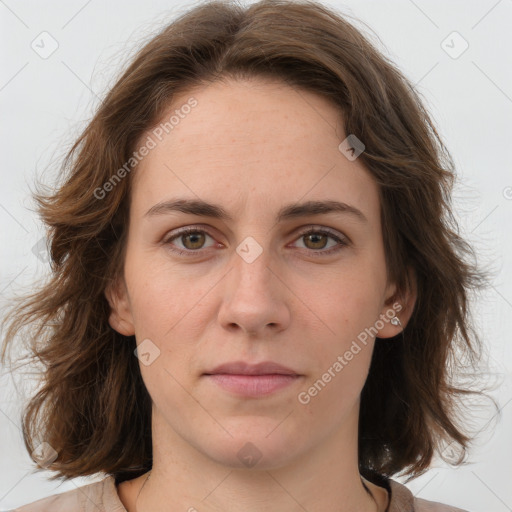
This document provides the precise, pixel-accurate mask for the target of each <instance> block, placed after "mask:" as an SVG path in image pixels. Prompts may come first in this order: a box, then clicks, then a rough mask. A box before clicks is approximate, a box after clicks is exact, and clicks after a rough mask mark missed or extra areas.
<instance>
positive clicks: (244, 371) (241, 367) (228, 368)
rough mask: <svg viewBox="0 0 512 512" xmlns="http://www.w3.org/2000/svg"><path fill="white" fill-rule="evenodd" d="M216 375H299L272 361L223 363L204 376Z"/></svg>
mask: <svg viewBox="0 0 512 512" xmlns="http://www.w3.org/2000/svg"><path fill="white" fill-rule="evenodd" d="M216 373H217V374H218V373H230V374H233V375H273V374H280V375H299V374H298V373H297V372H296V371H295V370H292V369H291V368H287V367H286V366H283V365H280V364H278V363H274V362H272V361H263V362H261V363H258V364H250V363H246V362H245V361H233V362H231V363H224V364H221V365H219V366H217V367H215V368H214V369H213V370H210V371H208V372H206V373H205V374H206V375H212V374H216Z"/></svg>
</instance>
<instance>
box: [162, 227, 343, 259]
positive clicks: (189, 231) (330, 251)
mask: <svg viewBox="0 0 512 512" xmlns="http://www.w3.org/2000/svg"><path fill="white" fill-rule="evenodd" d="M197 233H205V234H206V235H208V236H209V237H211V238H213V236H212V235H210V233H208V231H206V230H205V229H202V228H198V227H186V228H183V229H182V230H180V231H178V232H177V233H174V234H173V235H172V236H170V237H168V238H166V239H165V240H164V241H163V244H164V245H168V246H169V250H171V251H172V252H174V253H176V254H178V255H180V256H188V257H192V256H196V255H197V254H199V251H201V249H197V250H195V251H194V250H192V249H187V250H183V249H177V248H172V247H171V241H172V240H175V239H176V238H179V237H180V236H184V235H190V234H197ZM311 234H315V235H316V234H321V235H327V236H329V237H330V238H332V239H333V240H335V241H336V242H338V245H337V246H334V247H331V248H330V249H327V250H318V251H315V250H314V249H310V252H311V254H312V255H313V256H328V255H331V254H333V253H336V252H339V251H340V250H341V249H342V248H343V247H346V246H348V245H349V244H348V242H347V241H346V240H343V239H342V238H340V237H339V236H338V235H336V234H334V233H333V232H332V231H329V230H326V229H325V228H321V229H320V228H315V227H309V228H308V229H307V230H305V231H303V232H301V233H299V235H298V237H297V239H296V240H298V239H300V238H303V237H305V236H307V235H311ZM306 250H307V249H306Z"/></svg>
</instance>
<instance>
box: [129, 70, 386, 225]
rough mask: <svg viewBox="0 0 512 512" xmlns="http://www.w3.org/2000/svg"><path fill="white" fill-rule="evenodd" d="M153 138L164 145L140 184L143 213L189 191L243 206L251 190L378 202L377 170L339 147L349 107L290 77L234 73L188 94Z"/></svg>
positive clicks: (146, 161)
mask: <svg viewBox="0 0 512 512" xmlns="http://www.w3.org/2000/svg"><path fill="white" fill-rule="evenodd" d="M187 105H194V106H193V107H191V108H189V107H187ZM171 121H172V123H171ZM165 123H167V124H165ZM147 137H151V138H152V139H153V140H154V142H155V147H154V148H153V149H151V150H150V151H149V153H148V154H147V156H145V157H144V158H143V159H142V161H141V162H140V163H139V165H138V167H137V169H136V171H135V172H134V176H133V178H134V180H133V184H132V186H133V190H132V203H133V204H132V208H133V209H134V210H137V213H138V214H139V215H143V213H145V211H146V210H147V209H148V208H149V207H150V206H152V205H153V204H154V203H156V202H158V201H161V200H162V199H165V198H166V196H173V197H174V196H183V195H186V196H187V197H194V196H195V198H196V199H197V198H198V197H200V198H201V199H204V200H212V201H213V202H219V200H220V201H222V202H223V203H224V204H226V208H229V206H230V205H231V206H232V207H233V208H234V209H236V208H238V209H239V210H240V209H241V208H242V205H241V201H242V199H245V200H246V201H247V200H248V199H249V197H250V198H251V199H252V200H255V199H256V198H258V199H259V201H260V203H259V204H260V205H261V206H262V207H263V208H270V209H272V208H274V207H275V209H276V210H277V209H278V204H282V203H283V202H286V203H288V202H290V201H298V200H300V199H301V198H304V199H309V200H310V199H320V198H321V199H326V198H327V197H326V195H328V196H329V197H328V198H330V199H337V200H345V201H346V202H349V201H350V202H351V203H352V204H354V203H355V205H356V206H357V207H358V208H360V209H364V210H366V211H367V212H368V213H369V215H370V216H371V214H372V213H371V211H370V210H372V209H373V210H375V209H378V192H377V186H376V184H375V183H374V181H373V179H372V178H371V175H370V174H369V173H368V171H367V170H366V169H365V168H364V166H363V165H362V163H361V161H358V160H354V161H350V160H348V159H347V158H346V157H345V156H344V155H343V154H342V152H341V151H340V149H339V145H340V143H341V142H342V141H343V140H344V139H345V138H346V134H345V133H344V129H343V119H342V116H341V112H340V110H339V109H338V108H336V107H335V106H334V105H332V104H331V103H330V102H329V101H328V100H327V99H325V98H323V97H321V96H319V95H316V94H313V93H310V92H307V91H304V90H299V89H298V88H295V87H291V86H289V85H287V84H285V83H283V82H275V81H269V80H266V79H251V80H237V81H234V80H229V81H226V82H224V81H223V82H216V83H214V84H212V85H209V86H206V87H202V88H195V89H192V90H190V91H188V92H186V93H181V94H179V95H177V96H175V97H174V98H173V101H172V104H171V105H169V108H168V110H167V111H166V113H165V114H164V116H163V117H162V121H161V122H160V123H158V124H157V125H156V126H155V127H152V128H151V129H149V130H148V131H147V132H146V134H145V135H144V136H143V138H142V140H147ZM143 209H144V211H142V210H143Z"/></svg>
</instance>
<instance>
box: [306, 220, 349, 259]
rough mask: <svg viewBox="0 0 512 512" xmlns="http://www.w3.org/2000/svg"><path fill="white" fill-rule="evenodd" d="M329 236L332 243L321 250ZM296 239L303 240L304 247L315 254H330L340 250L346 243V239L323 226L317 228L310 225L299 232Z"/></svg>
mask: <svg viewBox="0 0 512 512" xmlns="http://www.w3.org/2000/svg"><path fill="white" fill-rule="evenodd" d="M329 238H330V239H331V240H334V244H332V245H331V246H330V247H329V248H328V249H327V250H322V249H325V248H326V246H327V243H328V239H329ZM298 240H304V244H305V246H306V249H311V252H312V253H313V254H314V255H315V256H325V255H328V254H332V253H335V252H338V251H340V250H341V249H342V248H343V247H345V246H347V245H348V242H347V241H346V240H344V239H342V238H340V237H339V236H338V235H336V234H335V233H333V232H331V231H329V230H326V229H325V228H322V229H319V228H315V227H310V228H309V229H307V230H306V231H303V232H302V233H301V234H300V237H299V239H298Z"/></svg>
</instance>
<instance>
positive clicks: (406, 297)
mask: <svg viewBox="0 0 512 512" xmlns="http://www.w3.org/2000/svg"><path fill="white" fill-rule="evenodd" d="M407 273H408V278H409V279H408V284H409V286H408V289H407V290H406V292H405V293H404V294H401V295H400V296H398V295H396V294H393V295H392V296H391V297H388V299H387V300H386V301H385V307H384V308H383V310H382V312H381V315H380V318H381V319H382V320H383V322H382V323H384V325H383V327H382V329H379V332H378V334H377V337H379V338H392V337H394V336H396V335H397V334H400V333H401V332H402V331H403V330H404V329H405V327H406V325H407V323H408V322H409V319H410V318H411V316H412V313H413V311H414V306H415V304H416V298H417V283H416V275H415V272H414V270H413V269H412V268H408V269H407ZM381 325H382V324H381Z"/></svg>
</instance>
